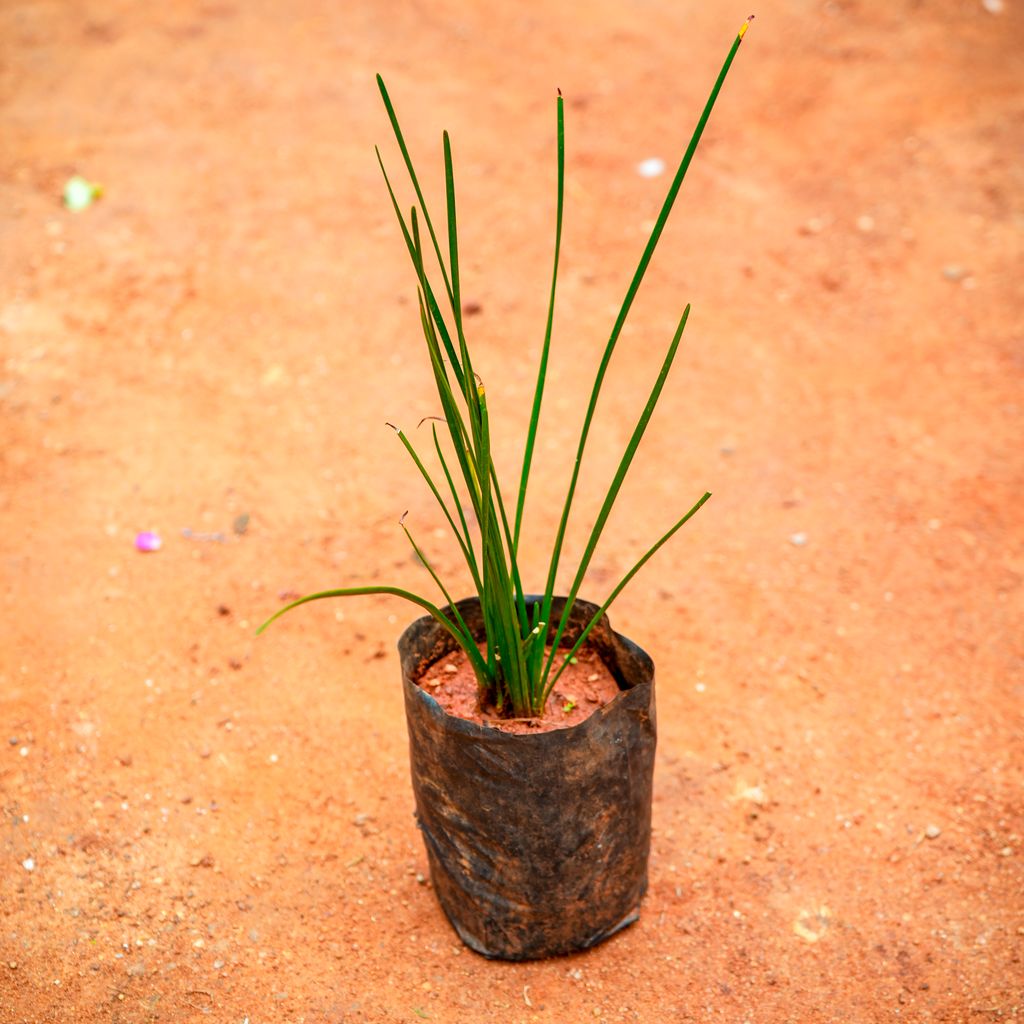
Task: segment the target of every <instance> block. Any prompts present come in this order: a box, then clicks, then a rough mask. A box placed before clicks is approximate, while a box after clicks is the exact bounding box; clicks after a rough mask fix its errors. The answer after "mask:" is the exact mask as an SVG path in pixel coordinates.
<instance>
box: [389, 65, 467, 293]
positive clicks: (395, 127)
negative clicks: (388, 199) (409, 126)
mask: <svg viewBox="0 0 1024 1024" xmlns="http://www.w3.org/2000/svg"><path fill="white" fill-rule="evenodd" d="M377 88H378V89H380V95H381V99H383V100H384V107H385V109H386V110H387V112H388V119H389V120H390V121H391V130H392V131H393V132H394V134H395V140H396V141H397V142H398V148H399V149H400V150H401V151H402V159H403V160H404V161H405V169H406V171H408V173H409V180H410V181H411V182H412V187H413V189H415V191H416V198H417V199H418V200H419V204H420V211H421V212H422V214H423V220H424V223H425V224H426V225H427V232H428V233H429V235H430V240H431V242H433V243H434V252H435V254H436V255H437V262H438V264H439V265H440V267H441V276H442V277H443V278H444V286H445V290H446V291H447V292H448V301H449V302H451V301H452V285H451V281H450V280H449V277H448V271H447V269H446V268H445V265H444V258H443V257H442V256H441V246H440V245H439V244H438V241H437V234H436V233H435V231H434V224H433V222H432V221H431V219H430V213H429V211H428V210H427V202H426V200H425V199H424V198H423V189H421V188H420V182H419V178H417V177H416V168H415V167H413V163H412V157H411V156H409V148H408V147H407V146H406V144H405V136H404V135H403V134H402V129H401V127H399V124H398V117H397V116H396V114H395V108H394V106H393V105H392V103H391V97H390V96H389V95H388V91H387V89H386V88H385V86H384V79H383V78H381V76H380V75H378V76H377Z"/></svg>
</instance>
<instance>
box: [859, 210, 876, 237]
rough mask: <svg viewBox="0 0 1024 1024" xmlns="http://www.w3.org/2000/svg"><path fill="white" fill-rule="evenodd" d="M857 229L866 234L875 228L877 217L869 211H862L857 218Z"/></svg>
mask: <svg viewBox="0 0 1024 1024" xmlns="http://www.w3.org/2000/svg"><path fill="white" fill-rule="evenodd" d="M857 230H858V231H861V232H863V233H864V234H865V235H866V234H869V233H870V232H872V231H874V230H875V218H874V217H872V216H870V215H869V214H867V213H862V214H861V215H860V216H859V217H858V218H857Z"/></svg>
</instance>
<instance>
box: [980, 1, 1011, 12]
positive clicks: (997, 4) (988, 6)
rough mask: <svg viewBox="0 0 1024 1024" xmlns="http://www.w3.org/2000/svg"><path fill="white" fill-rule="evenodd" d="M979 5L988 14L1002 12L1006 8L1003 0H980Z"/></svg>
mask: <svg viewBox="0 0 1024 1024" xmlns="http://www.w3.org/2000/svg"><path fill="white" fill-rule="evenodd" d="M981 6H982V7H984V8H985V10H986V11H988V13H989V14H1002V13H1003V11H1004V10H1005V9H1006V4H1005V3H1003V0H981Z"/></svg>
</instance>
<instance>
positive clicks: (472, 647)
mask: <svg viewBox="0 0 1024 1024" xmlns="http://www.w3.org/2000/svg"><path fill="white" fill-rule="evenodd" d="M404 520H405V516H404V515H403V516H402V519H401V520H400V521H399V524H398V525H399V526H401V528H402V532H403V533H404V534H405V536H406V537H407V538H408V540H409V543H410V544H411V545H412V549H413V551H415V552H416V557H417V558H418V559H419V560H420V561H421V562H422V563H423V567H424V568H425V569H426V570H427V572H429V573H430V578H431V579H432V580H433V581H434V582H435V583H436V584H437V588H438V590H440V591H441V593H442V594H443V595H444V599H445V601H447V602H448V607H449V608H450V609H451V611H452V614H453V615H454V616H455V621H456V622H457V623H458V628H459V630H460V632H461V634H462V638H463V639H462V641H461V646H462V649H463V650H464V651H465V652H466V653H467V654H469V660H470V662H472V665H473V670H474V671H475V672H476V676H477V679H478V680H479V681H480V685H481V686H483V687H486V686H487V684H488V683H489V682H490V678H489V676H488V674H487V665H486V664H485V662H484V660H483V658H481V657H480V652H479V651H478V650H477V648H476V642H475V641H474V639H473V634H472V632H471V631H470V628H469V627H468V626H467V625H466V623H465V620H464V619H463V618H462V613H461V612H460V611H459V608H458V605H457V604H456V603H455V602H454V601H453V600H452V595H451V594H449V593H448V588H447V587H446V586H445V585H444V584H443V583H442V582H441V577H440V576H438V575H437V572H436V570H435V569H434V567H433V565H431V564H430V560H429V559H428V558H427V556H426V555H425V554H423V551H422V550H421V549H420V546H419V545H418V544H417V543H416V541H414V540H413V537H412V534H411V533H410V532H409V528H408V527H407V526H406V525H405V521H404ZM471 652H472V653H471Z"/></svg>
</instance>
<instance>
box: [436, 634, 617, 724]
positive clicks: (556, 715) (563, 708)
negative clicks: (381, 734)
mask: <svg viewBox="0 0 1024 1024" xmlns="http://www.w3.org/2000/svg"><path fill="white" fill-rule="evenodd" d="M549 650H550V649H549ZM419 685H420V686H421V687H422V688H423V689H424V690H426V692H427V693H429V694H430V696H431V697H433V698H434V700H436V701H437V703H438V704H440V705H441V707H442V708H444V710H445V711H446V712H447V713H448V714H449V715H454V716H456V717H457V718H462V719H465V720H466V721H468V722H478V723H480V724H482V725H487V726H488V727H489V728H492V729H500V730H501V731H502V732H509V733H513V734H517V735H520V736H527V735H530V734H531V733H532V734H535V733H541V732H553V731H554V730H556V729H569V728H571V727H572V726H574V725H579V723H580V722H585V721H586V720H587V719H588V718H589V717H590V716H591V715H592V714H593V713H594V712H595V711H597V710H598V709H599V708H603V707H604V706H605V705H606V704H607V703H609V701H612V700H614V699H615V697H616V696H617V695H618V693H619V687H618V684H617V683H616V682H615V680H614V679H613V678H612V675H611V673H610V672H609V671H608V669H607V668H605V666H604V663H603V662H602V661H601V659H600V658H599V657H598V655H597V653H596V652H594V651H592V650H589V649H588V648H586V647H584V648H581V649H580V652H579V654H578V656H577V657H576V658H575V659H574V661H573V662H571V663H570V664H569V665H567V666H566V667H565V668H564V669H563V670H562V675H561V678H560V679H559V680H558V682H557V683H556V684H555V686H554V687H552V690H551V696H550V697H549V698H548V701H547V704H545V705H544V713H543V714H541V715H537V716H536V717H534V718H509V717H508V716H507V715H506V716H502V715H501V714H499V712H498V709H497V708H496V707H494V706H493V705H491V704H489V703H486V704H483V705H482V704H481V700H480V687H479V685H478V684H477V680H476V675H475V674H474V672H473V666H472V665H471V664H470V663H469V659H468V658H467V657H466V656H465V655H464V654H463V653H462V652H461V651H453V652H452V653H451V654H447V655H445V656H444V657H443V658H440V659H439V660H438V661H436V662H434V663H433V664H432V665H431V666H430V668H429V669H428V670H427V671H426V672H425V673H424V674H423V676H422V677H421V678H420V681H419Z"/></svg>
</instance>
